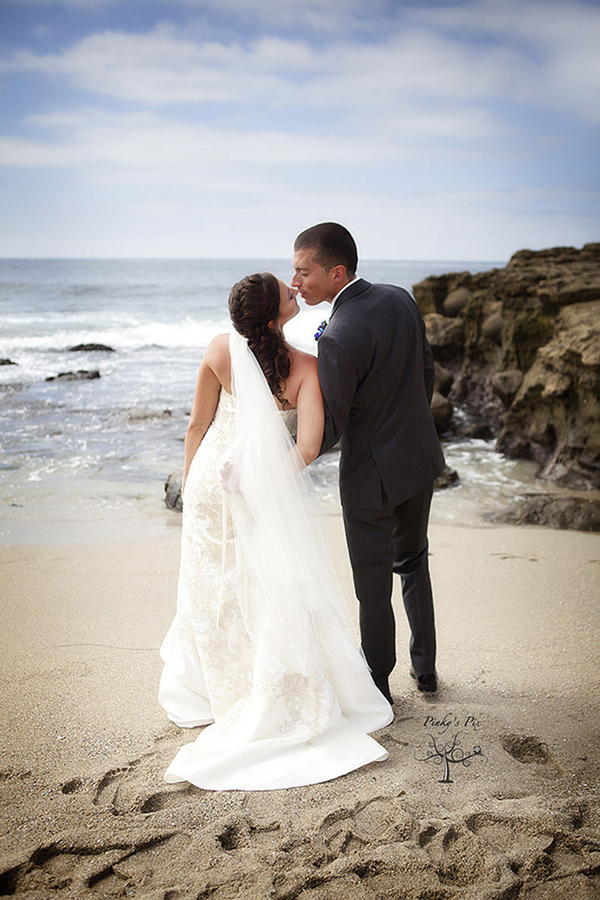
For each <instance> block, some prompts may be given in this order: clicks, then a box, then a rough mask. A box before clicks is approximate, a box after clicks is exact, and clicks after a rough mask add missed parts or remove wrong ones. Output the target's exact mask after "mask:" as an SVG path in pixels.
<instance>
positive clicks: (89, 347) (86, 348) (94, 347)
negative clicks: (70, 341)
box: [69, 344, 115, 353]
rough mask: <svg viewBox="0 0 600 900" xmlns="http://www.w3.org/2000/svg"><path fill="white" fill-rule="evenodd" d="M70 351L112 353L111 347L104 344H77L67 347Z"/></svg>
mask: <svg viewBox="0 0 600 900" xmlns="http://www.w3.org/2000/svg"><path fill="white" fill-rule="evenodd" d="M69 350H70V351H71V353H114V352H115V350H114V348H113V347H108V346H107V345H106V344H77V346H75V347H69Z"/></svg>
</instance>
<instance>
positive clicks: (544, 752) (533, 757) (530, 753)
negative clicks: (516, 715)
mask: <svg viewBox="0 0 600 900" xmlns="http://www.w3.org/2000/svg"><path fill="white" fill-rule="evenodd" d="M500 743H501V744H502V746H503V748H504V749H505V750H506V752H507V753H508V754H509V756H512V757H513V759H516V760H518V761H519V762H521V763H541V764H543V763H547V762H548V760H549V759H550V753H549V752H548V747H547V745H546V744H544V743H543V742H542V741H540V739H539V738H537V737H534V736H533V735H530V734H513V733H510V732H507V733H505V734H501V735H500Z"/></svg>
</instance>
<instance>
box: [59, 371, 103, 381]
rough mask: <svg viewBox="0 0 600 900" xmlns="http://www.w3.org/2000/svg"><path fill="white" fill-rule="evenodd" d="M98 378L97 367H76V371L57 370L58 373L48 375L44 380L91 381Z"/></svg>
mask: <svg viewBox="0 0 600 900" xmlns="http://www.w3.org/2000/svg"><path fill="white" fill-rule="evenodd" d="M95 378H100V372H99V371H98V369H92V370H89V369H78V370H77V371H76V372H59V374H58V375H49V376H48V378H46V381H93V380H94V379H95Z"/></svg>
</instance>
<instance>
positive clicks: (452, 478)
mask: <svg viewBox="0 0 600 900" xmlns="http://www.w3.org/2000/svg"><path fill="white" fill-rule="evenodd" d="M459 481H460V476H459V474H458V472H457V471H456V469H451V468H450V467H449V466H444V469H443V471H442V473H441V475H438V477H437V478H436V479H435V481H434V483H433V489H434V490H435V491H443V490H445V489H446V488H449V487H453V486H454V485H455V484H458V482H459Z"/></svg>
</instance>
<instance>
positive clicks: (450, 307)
mask: <svg viewBox="0 0 600 900" xmlns="http://www.w3.org/2000/svg"><path fill="white" fill-rule="evenodd" d="M472 296H473V295H472V293H471V291H470V290H469V288H466V287H458V288H455V289H454V290H453V291H450V293H449V294H448V295H447V297H446V298H445V300H444V302H443V303H442V312H443V314H444V315H445V316H451V317H453V316H457V315H458V314H459V312H460V311H461V309H462V308H463V307H464V306H466V305H467V303H468V302H469V300H470V299H471V297H472Z"/></svg>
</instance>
